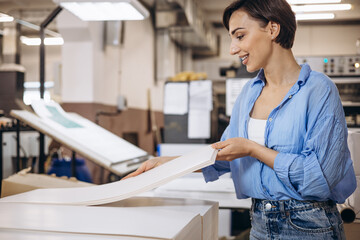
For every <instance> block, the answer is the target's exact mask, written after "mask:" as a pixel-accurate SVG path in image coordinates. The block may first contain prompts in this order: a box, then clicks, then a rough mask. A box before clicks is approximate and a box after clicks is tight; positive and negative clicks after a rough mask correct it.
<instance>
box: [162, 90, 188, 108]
mask: <svg viewBox="0 0 360 240" xmlns="http://www.w3.org/2000/svg"><path fill="white" fill-rule="evenodd" d="M188 90H189V84H188V83H167V84H165V90H164V114H174V115H184V114H186V113H187V112H188Z"/></svg>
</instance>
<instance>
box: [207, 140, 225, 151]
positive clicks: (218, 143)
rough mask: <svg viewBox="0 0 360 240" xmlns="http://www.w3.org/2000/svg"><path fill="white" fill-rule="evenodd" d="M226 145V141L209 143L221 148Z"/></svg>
mask: <svg viewBox="0 0 360 240" xmlns="http://www.w3.org/2000/svg"><path fill="white" fill-rule="evenodd" d="M227 145H228V143H227V141H222V142H216V143H213V144H211V147H213V148H215V149H222V148H224V147H226V146H227Z"/></svg>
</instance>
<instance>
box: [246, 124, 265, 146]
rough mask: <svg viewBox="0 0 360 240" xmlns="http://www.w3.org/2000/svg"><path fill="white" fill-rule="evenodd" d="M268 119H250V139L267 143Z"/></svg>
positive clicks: (262, 143)
mask: <svg viewBox="0 0 360 240" xmlns="http://www.w3.org/2000/svg"><path fill="white" fill-rule="evenodd" d="M266 121H267V120H263V119H255V118H251V117H250V119H249V123H248V137H249V140H251V141H254V142H256V143H258V144H260V145H262V146H264V145H265V127H266Z"/></svg>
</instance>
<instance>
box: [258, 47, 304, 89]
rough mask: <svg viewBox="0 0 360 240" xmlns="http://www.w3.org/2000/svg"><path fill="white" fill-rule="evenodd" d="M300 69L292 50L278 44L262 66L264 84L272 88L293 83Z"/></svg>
mask: <svg viewBox="0 0 360 240" xmlns="http://www.w3.org/2000/svg"><path fill="white" fill-rule="evenodd" d="M300 70H301V67H300V66H299V64H298V63H297V62H296V60H295V58H294V55H293V53H292V51H291V50H290V49H284V48H282V47H280V46H279V48H277V49H276V50H275V51H274V52H273V54H272V56H271V57H270V59H269V61H268V64H267V65H266V66H264V74H265V78H266V84H267V85H268V87H274V88H279V87H285V86H289V85H293V84H294V83H295V82H296V81H297V80H298V78H299V74H300Z"/></svg>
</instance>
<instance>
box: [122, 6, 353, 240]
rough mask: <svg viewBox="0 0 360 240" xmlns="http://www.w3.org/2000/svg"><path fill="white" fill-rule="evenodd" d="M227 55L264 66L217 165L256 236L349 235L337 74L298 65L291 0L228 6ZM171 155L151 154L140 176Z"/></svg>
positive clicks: (211, 170) (209, 172) (211, 172)
mask: <svg viewBox="0 0 360 240" xmlns="http://www.w3.org/2000/svg"><path fill="white" fill-rule="evenodd" d="M223 23H224V25H225V27H226V28H227V30H228V31H229V35H230V37H231V45H230V54H232V55H238V56H239V57H240V58H241V60H242V63H243V64H244V65H246V68H247V71H249V72H254V71H256V70H259V69H260V72H259V74H258V75H257V76H256V77H255V78H254V79H252V80H250V81H249V82H248V83H247V85H246V86H245V87H244V88H243V90H242V92H241V93H240V95H239V97H238V98H237V101H236V103H235V105H234V108H233V112H232V115H231V119H230V124H229V126H228V127H227V128H226V130H225V131H224V133H223V136H222V138H221V141H220V142H218V143H215V144H213V145H212V146H213V147H214V148H216V149H220V151H219V152H218V155H217V158H216V160H217V161H216V162H215V164H214V165H212V166H209V167H206V168H204V169H202V172H203V174H204V177H205V180H206V181H207V182H208V181H214V180H217V179H218V178H219V176H220V175H222V174H224V173H226V172H231V176H232V179H233V181H234V185H235V189H236V194H237V197H238V198H239V199H241V198H252V207H251V211H250V215H251V225H252V228H251V232H250V239H282V240H285V239H302V240H305V239H345V235H344V229H343V225H342V220H341V217H340V214H339V212H338V210H337V208H336V203H343V202H344V201H345V200H346V198H347V197H348V196H350V195H351V194H352V193H353V192H354V190H355V188H356V179H355V174H354V168H353V164H352V160H351V158H350V152H349V149H348V146H347V127H346V122H345V116H344V112H343V107H342V104H341V100H340V98H339V95H338V90H337V88H336V86H335V85H334V83H333V82H332V81H331V80H330V79H329V78H328V77H327V76H326V75H324V74H322V73H319V72H315V71H312V70H311V68H310V66H309V65H308V64H303V65H298V64H297V62H296V61H295V58H294V56H293V53H292V51H291V47H292V46H293V41H294V36H295V30H296V20H295V15H294V13H293V12H292V10H291V7H290V5H289V4H288V3H287V2H286V0H240V1H235V2H233V3H231V5H230V6H228V7H227V8H226V9H225V11H224V14H223ZM171 159H172V158H164V157H162V158H161V157H160V158H154V159H151V160H149V161H147V162H145V163H144V164H143V165H142V166H141V167H140V168H139V169H138V170H137V171H135V172H134V173H132V174H130V175H129V176H135V175H138V174H140V173H141V172H144V171H147V170H149V169H151V168H153V167H156V166H157V165H160V164H162V163H164V162H167V161H169V160H171Z"/></svg>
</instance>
